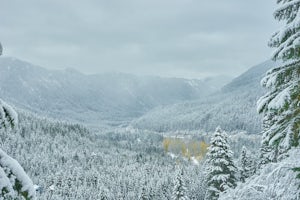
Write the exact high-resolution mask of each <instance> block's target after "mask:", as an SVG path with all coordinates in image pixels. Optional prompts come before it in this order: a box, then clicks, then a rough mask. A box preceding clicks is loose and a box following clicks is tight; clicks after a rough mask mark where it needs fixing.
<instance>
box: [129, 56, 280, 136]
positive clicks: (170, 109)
mask: <svg viewBox="0 0 300 200" xmlns="http://www.w3.org/2000/svg"><path fill="white" fill-rule="evenodd" d="M274 65H275V63H274V62H272V61H266V62H264V63H262V64H259V65H257V66H254V67H252V68H251V69H249V70H248V71H246V72H245V73H244V74H242V75H241V76H239V77H237V78H235V79H234V80H233V81H232V82H230V83H229V84H227V85H226V86H224V87H223V88H222V90H221V91H220V92H217V93H215V94H213V95H210V96H208V97H206V98H205V99H201V100H196V101H189V102H184V103H178V104H174V105H170V106H161V107H158V108H155V109H154V110H152V111H150V112H148V113H147V114H145V115H144V116H142V117H140V118H139V119H137V120H135V121H133V122H132V124H131V125H132V126H133V127H135V128H140V129H150V130H155V131H170V130H204V131H213V130H214V129H215V128H216V127H217V126H219V125H220V126H221V127H222V128H223V129H225V130H229V131H232V130H245V131H247V132H248V133H259V132H260V131H261V116H259V115H258V114H257V112H256V102H257V100H258V98H259V97H260V96H262V94H263V93H264V91H263V88H262V87H261V86H260V80H261V78H262V77H263V76H264V74H265V73H266V71H267V70H268V69H270V68H271V67H273V66H274Z"/></svg>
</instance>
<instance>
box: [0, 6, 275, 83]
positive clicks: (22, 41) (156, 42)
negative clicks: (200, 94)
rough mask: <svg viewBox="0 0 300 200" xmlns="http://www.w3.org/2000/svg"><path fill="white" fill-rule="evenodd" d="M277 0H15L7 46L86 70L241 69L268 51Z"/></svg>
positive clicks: (15, 52)
mask: <svg viewBox="0 0 300 200" xmlns="http://www.w3.org/2000/svg"><path fill="white" fill-rule="evenodd" d="M274 6H275V2H274V1H273V0H266V1H261V0H253V1H240V0H227V1H204V0H163V1H162V0H127V1H121V0H109V1H107V0H85V1H83V0H78V1H72V0H51V1H50V0H48V1H47V0H43V1H40V0H26V1H21V0H10V1H5V2H3V3H2V5H1V8H0V18H1V20H0V40H1V41H2V43H3V46H4V48H5V52H4V53H5V54H6V55H8V56H14V57H18V58H21V59H25V60H27V61H30V62H32V63H35V64H38V65H41V66H45V67H47V68H55V69H58V68H66V67H72V68H75V69H78V70H80V71H82V72H85V73H100V72H107V71H120V72H128V73H135V74H155V75H161V76H177V77H193V78H198V77H199V78H202V77H205V76H213V75H220V74H226V75H233V76H236V75H238V74H240V73H242V72H243V71H245V70H246V69H247V68H249V67H251V66H252V65H254V64H257V63H259V62H261V61H264V60H266V59H268V58H269V55H270V53H271V51H272V50H271V49H269V48H268V47H267V40H268V38H269V36H270V35H271V34H272V33H273V32H274V31H275V30H276V27H277V26H278V25H277V24H276V22H275V21H274V20H273V17H272V12H273V10H274Z"/></svg>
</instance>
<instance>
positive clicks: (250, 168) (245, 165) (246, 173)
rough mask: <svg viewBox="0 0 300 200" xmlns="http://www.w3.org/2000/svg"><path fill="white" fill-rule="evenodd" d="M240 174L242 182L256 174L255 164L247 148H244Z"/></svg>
mask: <svg viewBox="0 0 300 200" xmlns="http://www.w3.org/2000/svg"><path fill="white" fill-rule="evenodd" d="M240 172H241V174H240V175H241V178H240V179H241V181H242V182H245V179H246V178H249V177H250V176H252V175H253V174H254V173H255V162H254V160H253V158H252V157H251V156H250V153H249V151H248V150H247V148H246V147H245V146H243V148H242V152H241V156H240Z"/></svg>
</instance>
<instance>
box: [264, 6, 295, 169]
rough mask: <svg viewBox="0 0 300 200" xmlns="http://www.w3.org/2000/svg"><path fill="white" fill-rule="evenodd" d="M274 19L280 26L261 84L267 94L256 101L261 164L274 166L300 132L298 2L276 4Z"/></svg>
mask: <svg viewBox="0 0 300 200" xmlns="http://www.w3.org/2000/svg"><path fill="white" fill-rule="evenodd" d="M277 4H278V8H277V9H276V10H275V12H274V17H275V19H276V20H278V21H283V22H284V26H283V27H282V28H281V29H280V30H279V31H277V32H276V33H275V34H274V35H273V36H272V37H271V39H270V41H269V46H270V47H273V48H275V51H274V54H273V60H280V61H281V62H282V64H280V66H278V67H275V68H273V69H272V70H270V71H269V72H267V75H266V76H265V77H264V78H263V80H262V82H261V84H262V86H263V87H265V88H267V89H268V92H267V93H266V94H265V95H264V96H263V97H261V98H260V99H259V101H258V111H259V112H260V113H263V114H264V122H263V128H264V130H263V141H262V148H261V156H260V157H261V161H260V163H261V164H264V163H267V162H276V161H277V160H278V158H280V157H281V155H284V154H285V153H286V152H287V151H288V150H289V149H290V148H291V147H292V146H298V145H299V131H300V13H299V7H300V1H299V0H277Z"/></svg>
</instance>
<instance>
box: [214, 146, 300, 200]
mask: <svg viewBox="0 0 300 200" xmlns="http://www.w3.org/2000/svg"><path fill="white" fill-rule="evenodd" d="M299 158H300V149H299V148H298V149H297V148H292V149H291V150H290V151H289V152H288V157H287V158H285V159H283V160H282V161H280V162H277V163H269V164H266V165H264V166H263V168H262V169H260V170H259V171H257V173H256V174H255V175H254V176H251V177H250V178H248V179H246V182H245V183H241V182H239V183H238V185H237V187H236V188H235V189H229V190H227V191H226V192H225V193H222V194H220V198H219V200H228V199H232V200H240V199H243V200H274V199H284V200H297V199H300V190H299V186H300V179H297V178H296V176H297V173H296V172H294V170H293V169H294V168H296V167H298V166H300V159H299Z"/></svg>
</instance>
